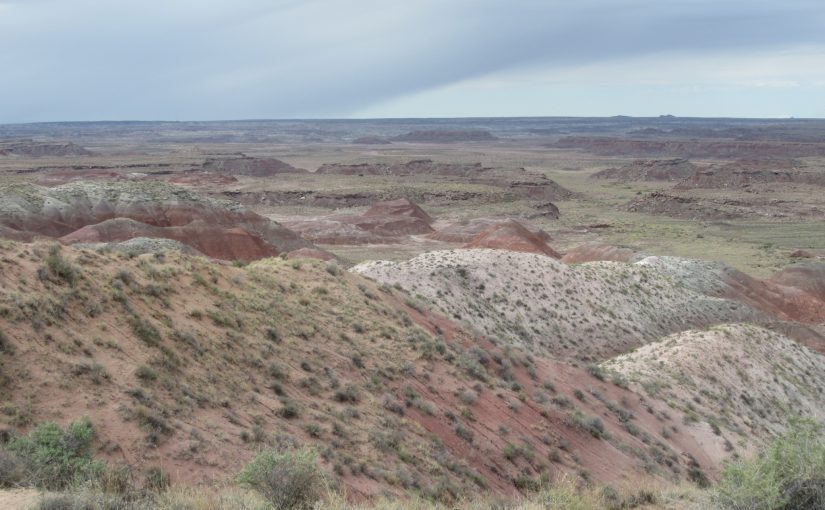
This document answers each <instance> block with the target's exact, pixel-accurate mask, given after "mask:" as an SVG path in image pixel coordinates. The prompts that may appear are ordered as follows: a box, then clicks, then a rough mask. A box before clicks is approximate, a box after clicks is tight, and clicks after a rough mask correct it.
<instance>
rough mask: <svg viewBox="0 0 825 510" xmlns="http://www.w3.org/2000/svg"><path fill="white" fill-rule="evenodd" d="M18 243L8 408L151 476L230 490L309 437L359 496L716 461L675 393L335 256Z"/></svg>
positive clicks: (612, 475)
mask: <svg viewBox="0 0 825 510" xmlns="http://www.w3.org/2000/svg"><path fill="white" fill-rule="evenodd" d="M0 255H2V256H0V269H2V271H0V310H2V313H0V332H2V337H0V338H2V349H0V363H1V364H2V375H3V377H2V379H1V380H0V392H1V393H2V395H3V398H4V405H3V413H2V414H1V415H0V420H2V423H4V426H5V427H6V428H8V429H11V430H14V431H20V432H23V431H25V430H28V429H30V428H31V427H33V426H34V425H35V424H37V423H39V422H42V421H44V420H56V421H58V422H59V423H61V424H66V423H68V422H70V421H72V420H75V419H78V418H79V417H82V416H88V417H89V419H90V420H91V422H92V424H93V426H94V427H95V431H96V445H97V451H96V455H97V456H98V457H101V458H103V459H106V460H107V461H109V462H113V463H127V464H130V465H132V466H135V467H136V468H137V469H138V470H139V472H140V470H143V469H146V468H148V467H151V466H162V468H163V469H164V470H165V471H166V472H167V473H169V474H170V475H171V476H172V478H173V480H175V481H183V482H190V483H196V482H201V481H208V482H213V483H214V482H220V481H223V480H226V479H228V478H231V477H232V475H233V474H234V473H236V472H237V470H238V469H239V468H240V467H241V466H242V465H243V464H244V463H245V462H246V461H248V460H249V459H250V458H251V456H252V455H253V454H254V453H255V452H256V451H258V450H260V449H261V448H264V447H281V448H285V447H286V448H288V447H290V446H294V445H311V446H315V447H317V448H318V450H319V452H320V460H319V462H320V463H321V466H322V467H323V468H324V469H325V470H326V471H328V473H329V475H330V477H331V480H332V481H333V483H335V484H337V485H340V486H343V487H345V488H346V489H347V490H349V491H350V494H353V495H370V494H382V493H385V492H390V493H398V492H400V491H401V490H404V489H415V490H418V491H421V492H422V493H423V494H425V495H430V496H433V497H438V498H441V499H447V500H449V499H452V498H454V497H457V496H458V495H459V494H469V493H472V492H477V491H478V490H480V489H481V488H484V489H489V490H493V491H496V492H501V493H512V492H514V491H515V490H516V489H517V487H523V486H524V484H527V483H534V481H536V480H538V478H539V476H540V473H542V472H544V473H547V474H548V475H549V476H556V475H561V474H564V473H567V474H569V475H570V476H577V475H580V476H583V477H584V476H587V477H588V478H590V479H595V480H600V481H608V482H620V481H622V480H632V479H634V478H635V477H638V476H642V475H650V474H653V475H656V476H661V477H665V478H667V479H677V478H683V477H685V476H686V473H687V470H688V467H689V466H690V465H691V463H692V462H693V461H694V460H697V459H698V462H699V464H700V465H701V466H702V468H703V469H705V470H706V471H707V472H708V473H709V474H711V475H712V474H713V472H714V471H715V469H716V468H717V466H716V465H714V464H713V463H711V461H710V459H709V458H707V457H706V456H705V455H704V454H703V453H702V447H701V445H700V443H699V442H698V440H697V438H696V437H695V436H694V435H693V434H692V433H691V432H690V431H689V430H685V431H684V432H680V433H678V434H672V435H668V437H667V438H665V437H663V436H662V435H661V433H660V429H661V427H662V425H661V422H660V420H659V418H658V417H659V416H661V415H662V414H663V413H664V412H665V411H666V408H665V407H664V405H662V404H657V403H647V402H645V401H643V400H641V399H640V398H639V397H638V396H637V395H635V394H634V393H632V392H630V391H629V390H627V389H624V388H623V387H621V386H619V385H615V384H612V383H609V382H605V381H602V380H599V379H597V378H595V377H593V376H592V375H590V374H588V373H587V372H586V371H585V370H584V369H583V368H580V367H574V366H569V365H565V364H563V363H560V362H556V361H550V360H547V359H542V358H537V357H533V356H531V355H529V354H528V353H526V352H523V351H521V350H519V349H518V348H515V347H513V346H495V345H493V344H491V343H490V342H488V341H485V340H481V339H477V338H474V337H473V336H471V335H468V334H467V333H464V332H462V331H461V330H460V329H457V328H456V326H455V324H453V323H451V322H450V321H448V320H446V319H445V318H443V317H440V316H437V315H433V314H431V313H428V312H425V311H423V309H422V308H421V307H420V306H419V305H418V304H416V303H415V302H414V300H413V299H411V298H410V297H408V296H406V295H404V294H402V293H400V292H399V291H397V290H394V289H392V288H389V287H385V286H384V287H379V286H378V285H376V284H374V283H372V282H370V281H368V280H366V279H364V278H362V277H360V276H358V275H356V274H351V273H347V272H341V271H340V270H336V269H333V268H334V267H335V266H327V265H326V263H322V262H318V261H311V260H291V261H290V260H281V259H279V258H276V259H267V260H263V261H259V262H256V263H253V264H250V265H248V266H246V267H236V266H231V265H225V264H215V263H210V262H209V261H208V260H206V259H203V258H198V257H190V256H186V255H182V254H180V253H175V252H167V253H166V254H145V255H139V256H134V257H130V256H126V255H123V254H118V253H100V252H94V251H81V250H75V249H72V248H63V249H62V251H61V252H59V253H57V254H50V252H49V249H48V246H47V245H45V244H29V245H22V244H15V243H10V242H1V243H0ZM542 258H545V259H547V257H542ZM548 260H551V259H548ZM307 317H312V321H311V322H309V321H307V320H306V318H307ZM580 388H581V389H584V390H586V391H588V397H586V398H584V397H583V400H575V401H574V400H573V398H572V396H573V394H574V393H576V392H577V391H581V390H580ZM596 418H598V420H596ZM672 419H676V420H678V419H679V415H678V414H675V415H674V417H673V418H672ZM685 451H686V452H693V453H691V455H692V457H691V458H690V459H689V458H687V457H684V456H682V455H680V454H679V453H677V452H685ZM531 480H532V481H533V482H531Z"/></svg>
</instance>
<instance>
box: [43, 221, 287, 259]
mask: <svg viewBox="0 0 825 510" xmlns="http://www.w3.org/2000/svg"><path fill="white" fill-rule="evenodd" d="M135 237H160V238H165V239H174V240H175V241H179V242H181V243H183V244H186V245H188V246H191V247H193V248H195V249H196V250H198V251H199V252H201V253H203V254H204V255H207V256H209V257H213V258H216V259H222V260H257V259H262V258H266V257H273V256H275V255H278V254H279V252H278V250H277V249H276V248H275V247H274V246H272V245H270V244H268V243H266V242H265V241H264V240H263V239H261V238H260V237H259V236H258V235H257V234H255V233H253V232H250V231H248V230H245V229H243V228H238V227H221V226H216V225H209V224H206V223H204V222H202V221H193V222H191V223H188V224H186V225H182V226H170V227H156V226H153V225H147V224H145V223H140V222H138V221H134V220H130V219H126V218H118V219H112V220H107V221H104V222H102V223H98V224H96V225H87V226H85V227H83V228H81V229H79V230H76V231H74V232H72V233H71V234H68V235H66V236H63V237H61V238H60V239H59V240H60V241H61V242H63V243H66V244H74V243H108V242H120V241H127V240H129V239H133V238H135Z"/></svg>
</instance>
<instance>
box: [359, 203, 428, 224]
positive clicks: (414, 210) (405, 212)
mask: <svg viewBox="0 0 825 510" xmlns="http://www.w3.org/2000/svg"><path fill="white" fill-rule="evenodd" d="M364 216H366V217H371V216H409V217H411V218H418V219H420V220H422V221H424V222H426V223H428V224H429V223H432V222H433V219H432V217H430V215H429V214H427V213H426V212H425V211H424V209H422V208H421V207H419V206H418V204H416V203H414V202H412V201H411V200H410V199H408V198H399V199H398V200H386V201H384V202H378V203H377V204H375V205H373V206H372V207H370V208H369V210H367V212H365V213H364Z"/></svg>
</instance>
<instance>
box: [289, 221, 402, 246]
mask: <svg viewBox="0 0 825 510" xmlns="http://www.w3.org/2000/svg"><path fill="white" fill-rule="evenodd" d="M348 218H349V219H352V218H355V219H354V220H352V221H344V220H347V219H348ZM358 218H360V217H332V218H315V219H311V220H298V221H287V222H284V225H285V226H286V227H287V228H289V229H290V230H293V231H295V232H297V233H298V234H300V235H301V237H303V238H304V239H306V240H307V241H310V242H312V243H316V244H335V245H361V244H397V243H400V242H401V239H400V238H396V237H385V236H381V235H380V234H378V233H373V232H369V231H367V230H364V229H362V228H361V227H359V226H358V225H355V224H354V221H357V219H358Z"/></svg>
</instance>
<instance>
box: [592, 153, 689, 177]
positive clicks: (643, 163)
mask: <svg viewBox="0 0 825 510" xmlns="http://www.w3.org/2000/svg"><path fill="white" fill-rule="evenodd" d="M697 170H699V167H698V166H696V165H694V164H693V163H691V162H690V161H688V160H686V159H681V158H677V159H653V160H645V159H637V160H636V161H633V162H632V163H630V164H627V165H624V166H621V167H619V168H608V169H606V170H602V171H601V172H596V173H595V174H593V175H592V176H591V177H592V178H594V179H616V180H620V181H680V180H682V179H684V178H686V177H690V176H692V175H693V174H695V173H696V171H697Z"/></svg>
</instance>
